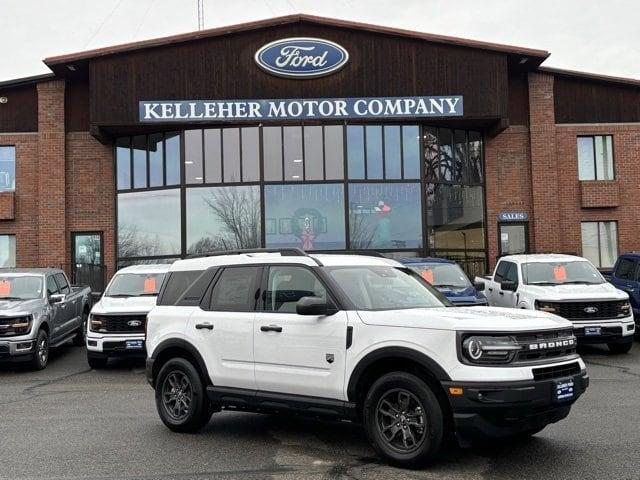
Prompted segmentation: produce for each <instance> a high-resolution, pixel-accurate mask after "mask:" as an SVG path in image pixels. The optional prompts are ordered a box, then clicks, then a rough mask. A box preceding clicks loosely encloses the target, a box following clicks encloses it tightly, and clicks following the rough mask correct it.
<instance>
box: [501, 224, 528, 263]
mask: <svg viewBox="0 0 640 480" xmlns="http://www.w3.org/2000/svg"><path fill="white" fill-rule="evenodd" d="M498 227H499V228H498V231H499V232H500V233H499V235H500V238H499V239H498V240H499V242H498V245H500V256H504V255H517V254H520V253H527V252H528V251H529V224H527V223H500V224H499V226H498Z"/></svg>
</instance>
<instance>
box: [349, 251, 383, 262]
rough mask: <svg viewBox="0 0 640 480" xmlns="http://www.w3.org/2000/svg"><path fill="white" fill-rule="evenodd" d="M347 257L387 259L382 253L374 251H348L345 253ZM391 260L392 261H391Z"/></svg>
mask: <svg viewBox="0 0 640 480" xmlns="http://www.w3.org/2000/svg"><path fill="white" fill-rule="evenodd" d="M347 254H348V255H366V256H367V257H380V258H387V259H388V258H389V257H387V256H385V254H384V253H381V252H376V251H375V250H350V251H349V252H347ZM391 260H393V259H391Z"/></svg>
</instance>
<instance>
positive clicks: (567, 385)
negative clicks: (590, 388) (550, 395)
mask: <svg viewBox="0 0 640 480" xmlns="http://www.w3.org/2000/svg"><path fill="white" fill-rule="evenodd" d="M555 394H556V401H558V402H566V401H568V400H573V395H574V392H573V380H557V381H556V390H555Z"/></svg>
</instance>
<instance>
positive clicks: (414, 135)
mask: <svg viewBox="0 0 640 480" xmlns="http://www.w3.org/2000/svg"><path fill="white" fill-rule="evenodd" d="M402 159H403V163H404V165H403V166H404V178H420V128H419V127H418V126H417V125H405V126H404V127H402Z"/></svg>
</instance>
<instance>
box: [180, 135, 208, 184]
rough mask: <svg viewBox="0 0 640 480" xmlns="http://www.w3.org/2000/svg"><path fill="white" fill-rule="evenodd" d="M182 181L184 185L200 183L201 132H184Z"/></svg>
mask: <svg viewBox="0 0 640 480" xmlns="http://www.w3.org/2000/svg"><path fill="white" fill-rule="evenodd" d="M184 179H185V182H186V183H202V182H203V180H204V177H203V174H202V130H185V132H184Z"/></svg>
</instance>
